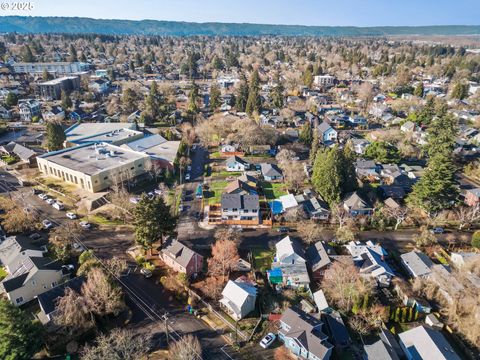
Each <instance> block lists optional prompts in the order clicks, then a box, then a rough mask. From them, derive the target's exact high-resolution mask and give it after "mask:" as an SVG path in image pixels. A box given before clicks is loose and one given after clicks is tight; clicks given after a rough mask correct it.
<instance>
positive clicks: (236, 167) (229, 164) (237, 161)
mask: <svg viewBox="0 0 480 360" xmlns="http://www.w3.org/2000/svg"><path fill="white" fill-rule="evenodd" d="M225 167H226V170H227V171H232V172H237V171H246V170H248V169H250V164H249V163H248V162H246V161H245V160H243V159H242V158H240V157H238V156H231V157H229V158H228V159H227V160H226V161H225Z"/></svg>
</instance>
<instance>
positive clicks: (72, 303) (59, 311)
mask: <svg viewBox="0 0 480 360" xmlns="http://www.w3.org/2000/svg"><path fill="white" fill-rule="evenodd" d="M55 310H56V313H55V317H54V323H55V324H57V325H59V326H63V327H65V328H67V329H68V331H69V333H70V334H81V333H83V332H84V331H86V330H88V329H90V328H92V327H93V325H94V324H95V322H94V319H93V317H92V314H91V313H90V311H89V309H88V306H87V303H86V302H85V299H84V298H83V296H81V295H79V294H78V293H77V292H76V291H75V290H73V289H71V288H68V287H67V288H66V289H65V294H64V295H63V296H62V297H61V298H59V299H58V300H57V303H56V307H55Z"/></svg>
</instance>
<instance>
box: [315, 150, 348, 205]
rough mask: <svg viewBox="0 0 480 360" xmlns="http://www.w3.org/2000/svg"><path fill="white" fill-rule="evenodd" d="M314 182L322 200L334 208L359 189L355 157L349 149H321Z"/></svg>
mask: <svg viewBox="0 0 480 360" xmlns="http://www.w3.org/2000/svg"><path fill="white" fill-rule="evenodd" d="M312 182H313V185H314V187H315V189H316V190H317V191H318V193H319V194H320V195H321V196H322V198H323V199H324V200H325V201H326V202H328V203H329V204H330V206H333V205H335V204H337V203H339V202H340V200H341V199H342V196H343V195H345V194H346V193H348V192H350V191H353V190H355V189H356V187H357V183H356V180H355V168H354V166H353V156H352V155H351V154H350V153H349V150H347V148H345V149H343V150H342V149H339V148H338V147H337V146H334V147H332V148H326V149H320V150H319V151H318V152H317V155H316V158H315V163H314V165H313V175H312Z"/></svg>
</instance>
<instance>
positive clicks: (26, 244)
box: [0, 236, 42, 265]
mask: <svg viewBox="0 0 480 360" xmlns="http://www.w3.org/2000/svg"><path fill="white" fill-rule="evenodd" d="M25 250H34V251H42V248H41V247H40V246H38V245H35V244H33V243H32V241H31V240H30V239H29V238H26V237H22V236H9V237H7V238H6V239H5V241H3V242H2V243H1V244H0V264H2V265H8V264H10V263H11V262H12V261H13V260H14V259H15V258H16V257H17V256H18V255H19V254H20V253H21V252H23V251H25Z"/></svg>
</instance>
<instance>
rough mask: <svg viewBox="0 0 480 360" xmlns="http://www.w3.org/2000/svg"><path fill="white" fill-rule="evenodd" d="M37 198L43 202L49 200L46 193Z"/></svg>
mask: <svg viewBox="0 0 480 360" xmlns="http://www.w3.org/2000/svg"><path fill="white" fill-rule="evenodd" d="M37 196H38V197H39V198H40V199H42V200H46V199H48V195H47V194H44V193H40V194H38V195H37Z"/></svg>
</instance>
